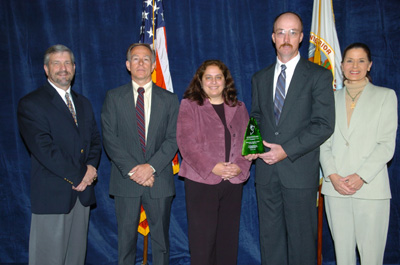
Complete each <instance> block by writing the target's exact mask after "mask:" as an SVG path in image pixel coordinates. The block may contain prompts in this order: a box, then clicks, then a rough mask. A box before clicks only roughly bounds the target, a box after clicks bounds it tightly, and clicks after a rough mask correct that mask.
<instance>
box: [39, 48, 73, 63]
mask: <svg viewBox="0 0 400 265" xmlns="http://www.w3.org/2000/svg"><path fill="white" fill-rule="evenodd" d="M59 52H68V53H69V55H70V56H71V63H72V64H75V56H74V53H73V52H72V51H71V50H70V49H69V48H68V47H67V46H65V45H62V44H56V45H53V46H51V47H50V48H48V49H47V50H46V52H45V54H44V64H45V65H47V66H49V61H50V55H51V54H53V53H59Z"/></svg>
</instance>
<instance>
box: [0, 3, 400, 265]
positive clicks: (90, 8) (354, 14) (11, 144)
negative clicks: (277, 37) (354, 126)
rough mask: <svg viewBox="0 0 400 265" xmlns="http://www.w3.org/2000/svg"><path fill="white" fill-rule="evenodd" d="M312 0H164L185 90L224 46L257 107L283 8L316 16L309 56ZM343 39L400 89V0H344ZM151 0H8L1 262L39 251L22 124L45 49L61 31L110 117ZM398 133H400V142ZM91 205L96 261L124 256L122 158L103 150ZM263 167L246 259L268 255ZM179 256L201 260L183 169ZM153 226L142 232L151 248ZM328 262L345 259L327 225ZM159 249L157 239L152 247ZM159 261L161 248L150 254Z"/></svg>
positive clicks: (178, 82)
mask: <svg viewBox="0 0 400 265" xmlns="http://www.w3.org/2000/svg"><path fill="white" fill-rule="evenodd" d="M312 5H313V1H312V0H298V1H289V0H280V1H273V0H269V1H268V0H264V1H261V0H164V9H165V21H166V25H167V28H166V30H167V39H168V52H169V62H170V71H171V75H172V80H173V84H174V90H175V92H176V93H177V95H178V97H179V98H180V99H181V98H182V95H183V92H184V91H185V89H186V87H187V85H188V83H189V81H190V80H191V78H192V76H193V74H194V72H195V70H196V69H197V67H198V66H199V65H200V64H201V63H202V62H203V61H204V60H206V59H210V58H217V59H221V60H222V61H224V62H225V63H226V64H227V65H228V67H229V68H230V70H231V72H232V75H233V77H234V79H235V82H236V85H237V88H238V92H239V99H240V100H242V101H244V102H245V104H246V106H247V108H248V109H249V110H250V108H251V106H250V105H251V76H252V75H253V74H254V73H255V72H256V71H258V70H259V69H261V68H264V67H266V66H267V65H269V64H271V63H273V62H274V60H275V51H274V48H273V45H272V42H271V30H272V23H273V20H274V18H275V16H276V15H278V14H279V13H281V12H284V11H289V10H291V11H295V12H297V13H299V14H300V15H301V17H302V18H303V21H304V41H303V45H302V47H301V50H300V51H301V54H302V56H304V57H307V49H308V45H309V43H308V38H309V31H310V26H311V15H312ZM333 7H334V11H335V18H336V28H337V32H338V37H339V42H340V46H341V49H342V51H343V49H344V48H345V47H346V46H347V45H348V44H350V43H352V42H356V41H362V42H365V43H367V44H368V45H369V47H370V48H371V51H372V54H373V56H372V58H373V66H372V77H373V81H374V83H375V84H377V85H381V86H386V87H390V88H392V89H394V90H395V91H396V92H397V94H399V91H400V90H399V89H400V70H399V69H400V67H399V66H400V48H399V43H400V13H399V7H400V1H399V0H351V1H348V0H333ZM141 11H142V1H141V0H124V1H122V0H120V1H111V0H109V1H107V0H57V1H54V0H18V1H16V0H14V1H13V0H0V28H1V30H0V62H1V63H0V80H1V85H0V108H1V109H0V128H1V136H0V148H1V149H0V150H1V153H0V178H1V182H0V207H1V208H0V263H1V264H4V263H11V264H15V263H22V264H24V263H27V261H28V236H29V226H30V203H29V185H30V184H29V181H30V176H29V168H30V166H29V165H30V159H29V156H28V152H27V151H26V148H25V146H24V144H23V142H22V140H21V137H20V135H19V132H18V126H17V121H16V120H17V118H16V108H17V104H18V101H19V99H20V98H21V97H22V96H24V95H25V94H27V93H28V92H30V91H32V90H34V89H36V88H37V87H39V86H40V85H41V84H43V83H44V82H45V80H46V78H45V73H44V70H43V54H44V52H45V50H46V49H47V48H48V47H49V46H51V45H53V44H57V43H61V44H65V45H66V46H68V47H70V48H71V49H72V50H73V51H74V53H75V57H76V77H75V83H74V86H73V89H74V90H76V91H77V92H79V93H82V94H83V95H85V96H86V97H88V98H89V99H90V101H91V102H92V104H93V107H94V112H95V115H96V119H97V122H98V125H100V111H101V107H102V104H103V100H104V97H105V94H106V92H107V91H108V90H109V89H112V88H114V87H117V86H120V85H122V84H125V83H127V82H129V80H130V76H129V74H128V72H127V70H126V68H125V51H126V49H127V47H128V46H129V45H130V44H131V43H132V42H137V41H138V39H139V27H140V25H141ZM397 143H398V142H397ZM399 158H400V151H399V148H396V153H395V156H394V158H393V160H392V162H391V166H390V168H389V171H390V181H391V187H392V193H393V199H392V203H391V217H390V228H389V236H388V242H387V247H386V252H385V264H400V252H399V250H400V239H399V235H400V233H399V231H400V228H399V225H400V213H399V209H400V208H399V204H400V193H399V189H400V183H399V175H400V164H399ZM98 172H99V181H98V183H97V185H96V194H97V206H96V207H95V208H94V209H93V210H92V212H91V218H90V226H89V241H88V251H87V264H95V265H109V264H110V265H111V264H117V234H116V233H117V226H116V218H115V214H114V201H113V199H111V198H110V197H109V195H108V182H109V173H110V163H109V161H108V159H107V156H106V155H105V154H104V153H103V156H102V159H101V164H100V168H99V170H98ZM253 178H254V168H252V174H251V177H250V179H249V181H248V182H247V184H246V185H245V186H244V194H243V206H242V218H241V229H240V248H239V261H238V264H243V265H253V264H260V254H259V245H258V244H259V240H258V216H257V203H256V199H255V190H254V180H253ZM175 180H176V188H177V193H176V198H175V200H174V202H173V209H172V216H171V228H170V239H171V261H170V264H189V252H188V239H187V221H186V211H185V200H184V197H185V194H184V188H183V181H182V180H181V179H179V178H178V176H176V179H175ZM142 240H143V239H142V238H140V240H139V242H138V253H139V254H138V263H139V262H140V260H141V258H142V257H141V255H142V254H141V253H142V249H143V248H142ZM323 247H324V248H323V255H324V256H323V257H324V264H326V265H327V264H334V260H335V258H334V252H333V248H332V241H331V238H330V233H329V230H328V227H327V225H326V223H325V226H324V245H323ZM150 253H151V249H150ZM150 263H151V258H150Z"/></svg>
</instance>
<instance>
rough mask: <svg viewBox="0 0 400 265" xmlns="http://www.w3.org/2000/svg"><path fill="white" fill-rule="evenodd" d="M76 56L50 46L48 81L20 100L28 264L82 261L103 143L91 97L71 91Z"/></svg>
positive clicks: (80, 262)
mask: <svg viewBox="0 0 400 265" xmlns="http://www.w3.org/2000/svg"><path fill="white" fill-rule="evenodd" d="M74 60H75V59H74V55H73V53H72V51H71V50H70V49H69V48H67V47H65V46H64V45H59V44H58V45H54V46H52V47H50V48H48V49H47V51H46V53H45V55H44V70H45V72H46V75H47V78H48V80H47V81H48V82H46V83H45V84H44V85H43V86H42V87H40V88H39V89H37V90H35V91H33V92H31V93H29V94H28V95H26V96H25V97H23V98H22V99H21V100H20V102H19V105H18V124H19V129H20V132H21V135H22V138H23V140H24V141H25V144H26V146H27V148H28V150H29V152H30V155H31V210H32V221H31V231H30V238H29V264H30V265H35V264H37V265H46V264H48V265H55V264H56V265H63V264H78V265H79V264H82V265H83V264H84V263H85V256H86V242H87V230H88V224H89V210H90V205H92V204H94V203H95V201H96V199H95V195H94V187H93V185H92V184H93V182H94V181H95V180H96V178H97V170H96V167H97V166H98V163H99V160H100V154H101V142H100V134H99V131H98V129H97V125H96V121H95V119H94V115H93V110H92V106H91V104H90V102H89V101H88V99H87V98H85V97H84V96H82V95H80V94H78V93H76V92H75V91H72V90H71V82H72V80H73V78H74V74H75V62H74Z"/></svg>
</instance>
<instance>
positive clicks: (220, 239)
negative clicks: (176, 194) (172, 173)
mask: <svg viewBox="0 0 400 265" xmlns="http://www.w3.org/2000/svg"><path fill="white" fill-rule="evenodd" d="M242 190H243V184H232V183H230V182H229V181H222V182H221V183H219V184H217V185H208V184H203V183H198V182H194V181H191V180H189V179H185V191H186V209H187V216H188V236H189V247H190V255H191V257H190V261H191V262H190V264H191V265H235V264H236V262H237V252H238V244H239V225H240V209H241V203H242Z"/></svg>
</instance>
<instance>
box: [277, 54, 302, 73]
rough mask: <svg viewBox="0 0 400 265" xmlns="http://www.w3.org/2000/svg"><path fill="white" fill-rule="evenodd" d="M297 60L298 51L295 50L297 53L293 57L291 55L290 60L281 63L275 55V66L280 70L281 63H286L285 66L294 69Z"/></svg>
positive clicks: (298, 58)
mask: <svg viewBox="0 0 400 265" xmlns="http://www.w3.org/2000/svg"><path fill="white" fill-rule="evenodd" d="M299 61H300V52H297V55H296V56H295V57H293V58H292V59H290V61H288V62H286V63H282V62H281V61H280V60H279V59H278V57H276V66H275V67H276V68H278V69H279V71H280V70H281V65H282V64H284V65H286V68H290V69H294V68H295V67H296V65H297V63H298V62H299Z"/></svg>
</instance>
